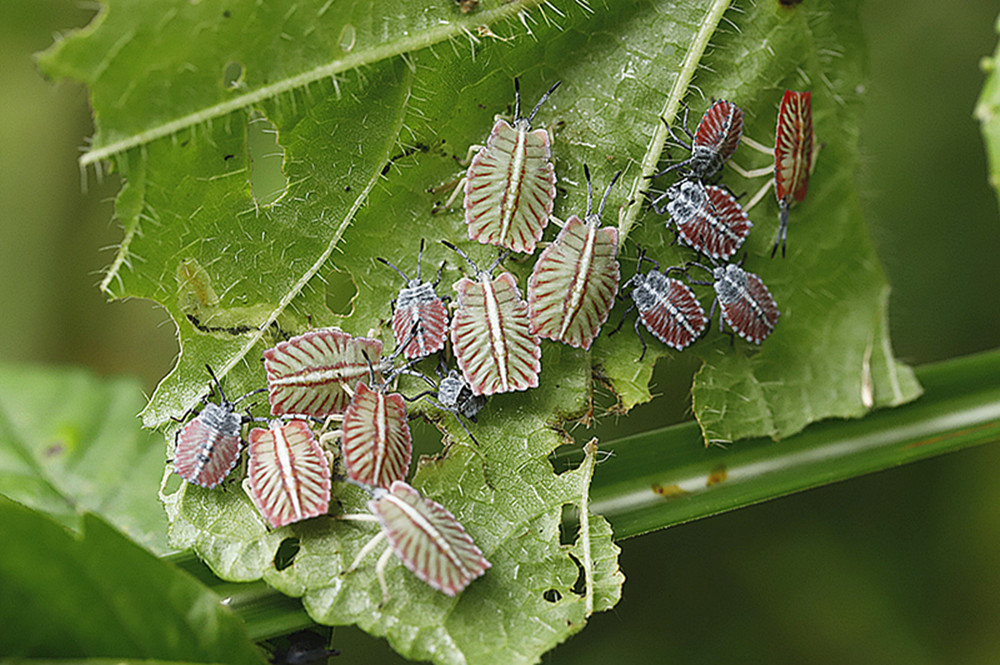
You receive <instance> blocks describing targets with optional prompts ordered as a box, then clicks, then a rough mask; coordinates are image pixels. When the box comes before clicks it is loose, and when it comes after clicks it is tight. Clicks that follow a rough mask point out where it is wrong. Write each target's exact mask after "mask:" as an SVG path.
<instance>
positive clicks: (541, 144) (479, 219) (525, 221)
mask: <svg viewBox="0 0 1000 665" xmlns="http://www.w3.org/2000/svg"><path fill="white" fill-rule="evenodd" d="M550 154H551V153H550V151H549V135H548V132H546V131H545V130H544V129H536V130H534V131H528V130H527V129H524V130H519V129H516V128H514V127H512V126H511V125H510V123H508V122H507V121H506V120H497V122H496V124H495V125H493V131H492V132H491V133H490V137H489V139H487V141H486V146H485V147H484V148H482V149H481V150H480V151H479V152H478V153H476V155H475V156H474V157H473V158H472V163H471V164H469V170H468V172H467V173H466V181H465V223H466V224H468V226H469V239H470V240H478V241H479V242H481V243H483V244H488V245H499V246H500V247H506V248H507V249H511V250H514V251H515V252H527V253H529V254H531V253H533V252H534V251H535V243H537V242H538V241H539V240H540V239H541V237H542V231H543V230H544V229H545V226H546V224H548V223H549V215H550V214H552V205H553V202H554V201H555V199H556V174H555V169H554V168H553V166H552V162H551V161H549V157H550Z"/></svg>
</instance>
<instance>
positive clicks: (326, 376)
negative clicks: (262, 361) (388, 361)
mask: <svg viewBox="0 0 1000 665" xmlns="http://www.w3.org/2000/svg"><path fill="white" fill-rule="evenodd" d="M365 376H368V368H367V367H362V366H360V365H347V366H345V367H337V368H334V369H324V370H314V371H312V372H301V373H298V374H289V375H288V376H279V377H275V378H273V379H271V380H270V383H271V385H276V386H283V385H288V384H297V383H330V382H331V381H333V382H337V383H342V382H344V381H347V380H349V379H353V378H354V377H365Z"/></svg>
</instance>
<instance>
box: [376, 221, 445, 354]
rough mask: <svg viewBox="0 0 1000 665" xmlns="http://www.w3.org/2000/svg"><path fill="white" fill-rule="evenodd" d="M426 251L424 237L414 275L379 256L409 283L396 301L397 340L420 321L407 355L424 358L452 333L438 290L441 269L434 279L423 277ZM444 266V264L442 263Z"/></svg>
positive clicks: (439, 346) (401, 290) (393, 317)
mask: <svg viewBox="0 0 1000 665" xmlns="http://www.w3.org/2000/svg"><path fill="white" fill-rule="evenodd" d="M423 255H424V241H423V240H421V241H420V252H419V253H418V254H417V275H416V277H415V278H413V279H410V278H408V277H407V276H406V275H404V274H403V272H402V271H401V270H400V269H399V268H397V267H396V266H394V265H393V264H391V263H389V262H388V261H387V260H385V259H383V258H381V257H375V258H376V260H378V261H381V262H382V263H384V264H385V265H387V266H389V267H390V268H392V269H393V270H395V271H396V272H397V273H399V276H400V277H402V278H403V279H404V280H405V282H406V286H404V287H403V288H402V289H400V291H399V295H398V296H396V299H395V300H394V301H393V304H394V308H393V313H392V332H393V335H394V336H395V338H396V344H397V345H400V344H403V342H404V341H405V340H406V338H407V337H408V336H409V335H410V333H411V331H413V329H414V326H415V325H417V324H419V328H417V332H416V334H415V335H413V339H412V340H411V341H410V342H409V344H407V345H406V346H405V347H404V349H403V355H404V356H405V357H406V358H409V359H412V358H423V357H425V356H429V355H431V354H432V353H437V352H438V351H440V350H441V349H443V348H444V344H445V339H446V338H447V336H448V309H447V307H445V304H444V301H443V300H442V299H441V298H440V297H438V295H437V293H436V292H435V291H434V289H435V287H437V285H438V283H439V282H440V281H441V271H440V270H438V274H437V278H436V279H435V280H434V281H433V282H424V281H422V280H421V279H420V262H421V259H422V258H423ZM441 267H442V268H443V267H444V264H442V266H441Z"/></svg>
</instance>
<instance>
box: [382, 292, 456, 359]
mask: <svg viewBox="0 0 1000 665" xmlns="http://www.w3.org/2000/svg"><path fill="white" fill-rule="evenodd" d="M418 321H419V322H420V327H419V328H417V331H416V334H414V335H413V339H412V340H410V343H409V344H407V345H406V348H405V349H403V355H404V356H406V357H407V358H408V359H413V358H423V357H425V356H429V355H431V354H432V353H437V352H438V351H440V350H441V349H443V348H444V343H445V340H446V339H447V336H448V309H447V308H446V307H445V305H444V302H443V301H442V300H441V299H440V298H435V299H434V300H428V301H426V302H418V303H414V304H412V305H410V306H409V307H398V306H397V307H396V311H395V312H393V314H392V334H393V336H394V337H395V338H396V344H397V345H399V344H402V343H404V342H405V341H406V340H407V339H409V337H410V335H411V334H413V326H414V324H415V323H416V322H418Z"/></svg>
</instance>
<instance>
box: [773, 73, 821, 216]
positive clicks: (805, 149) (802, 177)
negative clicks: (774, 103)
mask: <svg viewBox="0 0 1000 665" xmlns="http://www.w3.org/2000/svg"><path fill="white" fill-rule="evenodd" d="M775 134H776V139H775V143H774V184H775V193H776V194H777V197H778V200H779V201H781V200H784V199H785V197H787V196H794V197H795V200H796V201H801V200H802V199H804V198H805V197H806V192H807V191H808V189H809V172H810V170H811V169H812V160H813V149H814V143H815V136H814V134H813V124H812V93H811V92H795V91H793V90H785V96H784V97H782V98H781V105H780V106H778V129H777V130H776V132H775Z"/></svg>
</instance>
